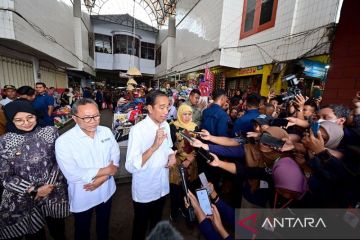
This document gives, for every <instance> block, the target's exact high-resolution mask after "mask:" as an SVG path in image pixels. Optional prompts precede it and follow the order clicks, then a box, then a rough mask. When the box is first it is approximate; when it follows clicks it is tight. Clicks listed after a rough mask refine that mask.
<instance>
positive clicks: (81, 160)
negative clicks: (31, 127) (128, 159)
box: [55, 98, 120, 240]
mask: <svg viewBox="0 0 360 240" xmlns="http://www.w3.org/2000/svg"><path fill="white" fill-rule="evenodd" d="M72 115H73V116H72V118H73V119H74V121H75V123H76V125H75V127H73V128H72V129H70V130H69V131H67V132H66V133H64V134H63V135H61V136H60V137H59V138H58V139H57V141H56V144H55V153H56V159H57V162H58V164H59V167H60V169H61V171H62V172H63V174H64V175H65V177H66V179H67V183H68V192H69V202H70V211H71V212H73V213H74V218H75V239H84V240H85V239H90V224H91V216H92V213H93V211H94V210H95V211H96V225H97V226H96V234H97V239H108V236H109V234H108V228H109V218H110V210H111V197H112V195H113V194H114V193H115V190H116V185H115V181H114V177H113V176H114V175H115V174H116V171H117V168H118V166H119V161H120V150H119V145H118V143H117V142H116V140H115V138H114V136H113V134H112V132H111V130H110V129H109V128H107V127H103V126H99V123H100V113H99V109H98V105H97V104H96V102H95V101H94V100H92V99H89V98H82V99H79V100H77V101H76V102H75V103H74V105H73V107H72Z"/></svg>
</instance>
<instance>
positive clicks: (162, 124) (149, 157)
mask: <svg viewBox="0 0 360 240" xmlns="http://www.w3.org/2000/svg"><path fill="white" fill-rule="evenodd" d="M146 105H147V107H148V111H149V115H148V116H147V117H146V118H145V119H144V120H143V121H141V122H139V123H138V124H136V125H135V126H133V127H132V128H131V130H130V134H129V142H128V149H127V155H126V163H125V167H126V169H127V170H128V171H129V172H130V173H132V198H133V203H134V221H133V231H132V239H136V240H141V239H144V238H145V236H146V232H147V230H148V226H149V224H150V230H151V229H152V228H154V227H155V225H156V224H157V223H158V222H159V221H160V220H161V217H162V212H163V208H164V204H165V196H166V195H167V194H168V193H169V188H170V187H169V167H171V166H172V165H174V164H175V163H176V159H175V154H176V152H174V151H173V150H172V149H171V147H172V146H173V143H172V141H171V136H170V127H169V124H168V123H167V122H166V118H167V114H168V106H169V99H168V97H167V95H166V94H165V93H163V92H161V91H152V92H150V93H149V94H148V96H147V97H146Z"/></svg>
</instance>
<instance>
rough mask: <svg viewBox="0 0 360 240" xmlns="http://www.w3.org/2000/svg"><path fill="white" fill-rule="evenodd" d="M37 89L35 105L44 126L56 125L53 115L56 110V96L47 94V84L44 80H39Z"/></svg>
mask: <svg viewBox="0 0 360 240" xmlns="http://www.w3.org/2000/svg"><path fill="white" fill-rule="evenodd" d="M35 89H36V92H37V95H36V98H35V100H34V102H33V107H34V108H35V110H36V111H37V112H38V113H39V114H40V119H41V120H42V123H43V125H44V126H54V118H53V117H52V116H51V115H52V113H53V111H54V98H53V97H51V96H49V95H48V94H47V92H46V85H45V83H43V82H37V83H36V85H35Z"/></svg>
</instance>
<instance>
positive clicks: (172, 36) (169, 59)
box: [166, 17, 176, 70]
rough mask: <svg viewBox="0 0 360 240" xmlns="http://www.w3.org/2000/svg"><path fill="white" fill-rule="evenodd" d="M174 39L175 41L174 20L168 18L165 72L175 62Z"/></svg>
mask: <svg viewBox="0 0 360 240" xmlns="http://www.w3.org/2000/svg"><path fill="white" fill-rule="evenodd" d="M175 39H176V25H175V18H174V17H169V20H168V36H167V41H168V49H167V56H166V58H167V70H168V69H170V68H171V67H172V66H173V65H174V60H175Z"/></svg>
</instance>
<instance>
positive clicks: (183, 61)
mask: <svg viewBox="0 0 360 240" xmlns="http://www.w3.org/2000/svg"><path fill="white" fill-rule="evenodd" d="M196 2H197V1H195V0H183V1H180V2H179V3H178V4H177V6H176V12H177V16H176V24H177V25H176V40H175V59H174V66H173V68H172V69H171V70H173V71H184V70H185V69H187V68H191V67H193V66H196V65H199V64H203V63H205V62H208V61H212V60H214V62H211V63H209V64H208V65H209V66H216V65H218V64H219V58H218V57H216V56H217V53H216V51H214V50H216V49H217V48H218V47H219V39H220V28H221V18H222V9H223V1H219V0H203V1H200V2H199V3H198V4H197V5H196V6H195V7H194V8H192V7H193V6H194V5H195V4H196ZM191 8H192V10H191V11H190V9H191ZM189 11H190V12H189ZM187 13H188V15H187V16H186V17H185V18H184V16H185V15H186V14H187ZM213 51H214V52H213ZM204 67H205V66H201V67H198V68H202V69H203V68H204ZM196 69H197V68H194V69H192V70H190V71H194V70H196ZM171 70H170V71H171Z"/></svg>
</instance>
